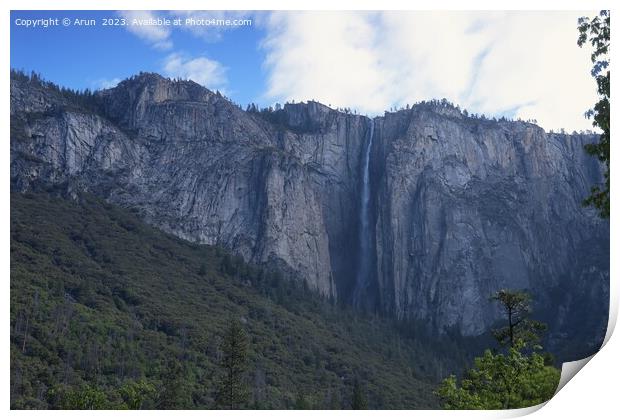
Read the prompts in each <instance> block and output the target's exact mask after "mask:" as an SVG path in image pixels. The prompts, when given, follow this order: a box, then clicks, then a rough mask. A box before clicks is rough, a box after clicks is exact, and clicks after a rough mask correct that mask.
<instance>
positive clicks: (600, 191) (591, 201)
mask: <svg viewBox="0 0 620 420" xmlns="http://www.w3.org/2000/svg"><path fill="white" fill-rule="evenodd" d="M610 22H611V21H610V12H609V10H601V12H600V13H599V14H598V16H595V17H594V18H592V19H590V18H588V17H581V18H579V21H578V23H579V27H578V30H579V37H578V38H577V45H579V47H583V46H584V45H585V44H588V43H589V44H590V45H591V46H592V48H593V51H592V54H591V56H590V59H591V60H592V71H591V72H590V73H591V74H592V77H594V79H595V80H596V86H597V93H598V95H599V101H598V102H597V103H596V104H594V107H593V108H592V109H590V110H588V111H587V112H586V116H587V117H589V118H592V120H593V121H592V125H593V126H594V127H598V128H600V129H601V130H602V131H603V134H601V137H600V139H599V142H598V143H592V144H588V145H586V152H588V153H589V154H591V155H592V156H596V157H597V158H598V159H599V160H600V161H601V162H602V163H603V164H604V165H605V174H604V177H605V182H604V184H603V185H602V186H601V185H595V186H593V187H592V190H591V194H590V196H589V197H588V198H586V199H585V200H584V204H585V205H588V206H594V207H595V208H596V209H598V211H599V214H600V216H601V217H603V218H608V217H609V216H610V201H609V200H610V198H609V187H610V173H609V161H610V154H609V138H610V137H609V126H610V121H609V100H610V98H609V80H610V72H609V55H608V53H609V47H610V46H609V44H610V41H609V35H610Z"/></svg>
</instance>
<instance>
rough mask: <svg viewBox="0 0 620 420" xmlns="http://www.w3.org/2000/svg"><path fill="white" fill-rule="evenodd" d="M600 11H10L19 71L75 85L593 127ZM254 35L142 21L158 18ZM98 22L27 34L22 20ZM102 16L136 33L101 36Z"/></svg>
mask: <svg viewBox="0 0 620 420" xmlns="http://www.w3.org/2000/svg"><path fill="white" fill-rule="evenodd" d="M593 14H594V13H593V12H260V13H256V12H208V11H203V12H178V11H177V12H165V11H163V12H162V11H159V12H157V11H151V12H127V11H125V12H114V11H108V12H106V11H83V12H79V11H76V12H66V11H49V12H40V11H39V12H37V11H14V12H12V13H11V53H10V54H11V66H12V67H14V68H18V69H24V70H26V71H30V70H35V71H37V72H39V73H41V74H42V75H43V76H44V77H45V78H46V79H48V80H51V81H53V82H55V83H58V84H61V85H64V86H69V87H72V88H78V89H84V88H91V89H97V88H103V87H110V86H113V85H114V84H115V83H118V81H120V80H122V79H124V78H127V77H129V76H131V75H133V74H136V73H138V72H140V71H153V72H158V73H160V74H163V75H166V76H170V77H183V78H191V79H193V80H195V81H197V82H198V83H201V84H203V85H205V86H207V87H208V88H210V89H213V90H215V89H219V90H221V91H223V92H224V94H226V95H227V96H228V97H230V98H231V99H233V100H234V101H235V102H237V103H240V104H242V105H243V106H245V105H246V104H248V103H250V102H256V103H258V104H260V105H262V106H265V105H270V104H273V103H275V102H284V101H286V100H295V101H302V100H309V99H315V100H319V101H321V102H323V103H326V104H330V105H332V106H334V107H349V108H352V109H356V110H358V111H359V112H361V113H366V114H369V115H374V114H381V113H382V112H383V111H384V110H387V109H390V108H392V107H401V106H405V105H406V104H412V103H414V102H417V101H420V100H424V99H432V98H438V99H439V98H444V97H445V98H447V99H448V100H450V101H452V102H454V103H457V104H459V105H460V106H461V107H463V108H467V109H468V110H469V111H470V112H475V113H479V114H486V115H493V116H501V115H504V116H509V117H520V118H523V119H536V120H537V121H538V122H539V124H541V125H542V126H543V127H545V128H546V129H557V128H566V129H568V130H572V129H577V130H579V129H588V128H591V122H590V121H588V120H586V119H585V118H584V117H583V113H584V111H585V110H586V109H588V108H589V107H590V106H591V105H592V104H593V103H594V102H595V100H596V91H595V85H594V82H593V80H592V79H591V77H590V75H589V69H590V66H591V64H590V63H589V52H588V51H587V50H582V49H579V48H578V47H577V45H576V38H577V31H576V26H577V23H576V21H577V18H578V17H579V16H582V15H593ZM187 17H194V18H222V19H251V20H252V24H251V25H250V26H236V27H230V26H228V27H221V26H219V27H215V26H193V27H188V26H180V27H166V26H157V25H146V26H144V25H138V24H134V23H136V22H145V20H146V19H151V18H170V19H174V18H181V19H183V21H184V19H185V18H187ZM41 18H59V19H63V18H69V19H71V21H74V19H76V18H84V19H91V18H93V19H96V20H97V25H96V26H94V27H77V26H74V25H71V26H69V27H65V26H62V25H60V26H58V27H47V28H43V27H38V28H27V27H24V26H22V25H18V22H19V23H23V20H22V21H18V19H32V20H34V19H41ZM103 18H125V19H126V22H127V24H128V26H125V27H105V26H102V25H101V22H102V19H103Z"/></svg>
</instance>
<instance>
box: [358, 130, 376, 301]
mask: <svg viewBox="0 0 620 420" xmlns="http://www.w3.org/2000/svg"><path fill="white" fill-rule="evenodd" d="M374 134H375V122H374V120H372V119H371V120H370V130H369V135H368V143H367V145H366V152H365V153H364V160H363V161H362V165H363V168H364V172H363V175H362V195H361V201H360V219H359V220H360V225H359V244H358V246H359V249H358V251H359V253H358V256H359V258H358V266H357V277H356V279H355V289H354V291H353V304H354V305H355V306H358V305H359V303H360V299H361V297H362V296H363V294H364V291H365V290H366V288H367V287H368V281H369V279H370V277H371V276H370V274H371V270H372V230H371V228H370V226H371V223H370V155H371V150H372V141H373V138H374Z"/></svg>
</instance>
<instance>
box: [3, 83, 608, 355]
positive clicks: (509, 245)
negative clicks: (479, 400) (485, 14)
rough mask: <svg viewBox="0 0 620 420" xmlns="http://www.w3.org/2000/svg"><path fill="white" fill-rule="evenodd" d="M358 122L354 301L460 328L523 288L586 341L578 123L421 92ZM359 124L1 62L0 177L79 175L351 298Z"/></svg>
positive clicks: (294, 107)
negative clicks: (365, 247)
mask: <svg viewBox="0 0 620 420" xmlns="http://www.w3.org/2000/svg"><path fill="white" fill-rule="evenodd" d="M374 125H375V130H374V142H373V144H372V150H371V157H370V182H371V186H370V191H371V199H370V202H369V206H370V208H369V209H368V210H369V214H370V217H371V220H372V227H371V230H372V235H371V237H372V242H373V243H372V244H369V245H370V246H371V248H372V250H373V253H372V254H373V256H374V258H373V261H372V263H371V264H369V266H370V267H371V270H372V273H371V275H370V276H369V278H370V279H371V281H370V283H369V285H368V286H367V287H366V288H365V291H364V296H363V306H364V307H367V308H368V307H370V308H374V309H376V310H380V311H382V312H385V313H390V314H393V315H394V316H396V317H398V318H402V319H408V318H411V319H418V320H423V321H425V322H428V323H429V325H432V326H433V328H435V329H436V330H438V331H442V330H443V329H444V328H452V329H457V330H458V331H460V332H461V333H463V334H466V335H475V334H478V333H481V332H483V331H484V330H486V329H488V328H489V327H490V326H491V325H492V324H493V322H494V321H495V320H496V319H497V318H498V316H499V315H500V314H499V313H498V312H497V309H496V308H494V307H493V305H491V304H489V302H488V297H489V295H490V294H491V293H492V292H494V291H496V290H498V289H499V288H502V287H507V288H528V289H530V290H532V291H533V292H534V294H535V295H536V297H537V302H538V303H539V304H540V307H542V308H544V311H542V312H541V316H542V317H543V318H545V319H548V320H549V322H551V323H553V325H554V328H556V329H555V330H553V331H555V332H556V336H557V337H559V338H558V339H563V338H565V336H564V335H563V334H564V333H566V331H569V330H570V328H572V327H573V325H572V324H573V321H574V317H575V316H576V315H575V314H577V313H583V314H585V315H584V316H585V317H586V318H587V322H586V321H584V322H586V323H588V325H590V328H591V329H592V328H593V329H594V330H595V331H591V332H590V333H587V334H586V336H587V338H585V339H583V341H585V342H587V343H589V344H588V345H590V346H594V345H595V344H596V343H598V342H599V341H600V339H601V338H602V335H604V328H605V325H606V319H607V312H606V309H605V308H606V305H607V299H608V286H609V224H608V223H607V222H604V221H601V220H599V219H598V218H597V217H596V215H595V213H594V212H593V211H591V210H590V209H586V208H583V207H582V206H581V201H582V200H583V198H584V197H585V196H587V194H588V191H589V188H590V186H591V185H592V184H594V183H596V182H600V180H601V168H600V166H599V164H598V162H597V161H596V160H595V159H594V158H592V157H589V156H588V155H586V154H585V153H584V152H583V145H584V144H586V143H588V142H592V141H595V138H594V137H593V136H587V135H560V134H549V133H545V132H544V131H543V130H542V129H541V128H540V127H537V126H536V125H533V124H529V123H524V122H509V121H490V120H484V119H478V118H470V117H468V116H466V115H464V114H463V113H461V112H460V111H459V110H458V109H456V108H454V107H452V106H450V105H447V104H445V103H435V102H433V103H423V104H420V105H416V106H414V107H413V108H412V109H410V110H409V109H408V110H402V111H399V112H394V113H386V114H385V116H383V117H377V118H375V119H374ZM369 128H370V120H369V119H368V118H367V117H364V116H359V115H353V114H350V113H342V112H338V111H335V110H333V109H330V108H328V107H326V106H324V105H322V104H319V103H316V102H309V103H302V104H287V105H285V106H284V107H283V108H282V109H279V110H277V111H273V112H246V111H243V110H241V109H240V108H239V107H237V106H235V105H234V104H232V103H231V102H230V101H229V100H227V99H226V98H224V97H223V96H221V95H220V94H217V93H213V92H211V91H209V90H207V89H205V88H203V87H201V86H199V85H198V84H196V83H193V82H189V81H171V80H169V79H165V78H162V77H161V76H158V75H155V74H141V75H139V76H136V77H134V78H131V79H128V80H126V81H124V82H122V83H120V84H119V85H118V86H117V87H115V88H112V89H108V90H103V91H100V92H97V93H96V94H95V95H93V96H89V97H88V98H86V99H84V100H83V101H76V100H75V98H73V97H71V96H70V95H69V96H68V95H63V93H62V92H61V91H59V90H58V89H55V88H54V87H53V86H49V85H46V84H45V83H41V82H39V81H26V80H21V79H14V80H11V185H12V188H14V189H18V190H27V189H29V188H31V187H32V186H33V185H35V184H36V183H39V182H45V183H52V184H67V185H71V186H72V187H75V188H80V189H84V190H88V191H91V192H93V193H95V194H98V195H100V196H102V197H105V198H106V199H107V200H109V201H110V202H113V203H116V204H119V205H122V206H125V207H131V208H134V209H137V211H139V212H140V213H141V214H142V215H143V217H144V218H145V220H147V221H148V222H149V223H151V224H153V225H155V226H157V227H159V228H161V229H163V230H165V231H167V232H170V233H172V234H174V235H177V236H179V237H182V238H185V239H187V240H190V241H195V242H199V243H207V244H219V245H222V246H224V247H227V248H229V249H231V250H233V251H235V252H237V253H239V254H241V255H242V256H243V257H244V258H245V259H246V260H248V261H251V262H255V263H270V264H277V265H279V266H280V267H282V268H285V269H286V270H289V271H290V272H291V273H293V274H295V276H296V277H297V278H299V279H303V280H304V281H306V282H307V284H308V286H309V287H310V288H312V289H314V290H316V291H318V292H319V293H321V294H323V295H325V296H329V297H331V298H335V299H339V300H341V301H350V300H351V299H352V296H351V295H352V294H353V290H355V284H354V283H355V281H356V280H355V279H356V278H357V277H358V276H357V275H356V274H357V273H356V270H357V267H358V266H359V261H358V257H359V256H358V250H359V248H360V247H359V246H358V242H359V241H360V240H361V238H360V237H359V228H358V226H359V223H360V218H359V214H360V198H359V197H360V191H361V187H362V186H361V171H362V159H363V154H364V151H365V147H366V145H367V142H368V137H369V135H368V133H369ZM588 305H596V306H594V308H595V309H596V310H595V311H594V312H592V313H589V312H588V311H583V308H584V307H587V306H588ZM580 311H581V312H580Z"/></svg>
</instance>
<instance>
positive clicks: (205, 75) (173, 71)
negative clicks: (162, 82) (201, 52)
mask: <svg viewBox="0 0 620 420" xmlns="http://www.w3.org/2000/svg"><path fill="white" fill-rule="evenodd" d="M163 71H164V73H165V74H166V75H167V76H170V77H180V78H183V79H190V80H193V81H194V82H196V83H200V84H201V85H203V86H206V87H208V88H209V89H212V90H215V89H218V90H221V91H224V89H225V87H226V83H227V79H226V68H225V67H224V66H222V64H220V63H219V62H217V61H215V60H210V59H208V58H207V57H196V58H191V57H187V56H184V55H182V54H178V53H173V54H170V55H168V56H167V57H166V58H165V60H164V65H163Z"/></svg>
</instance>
